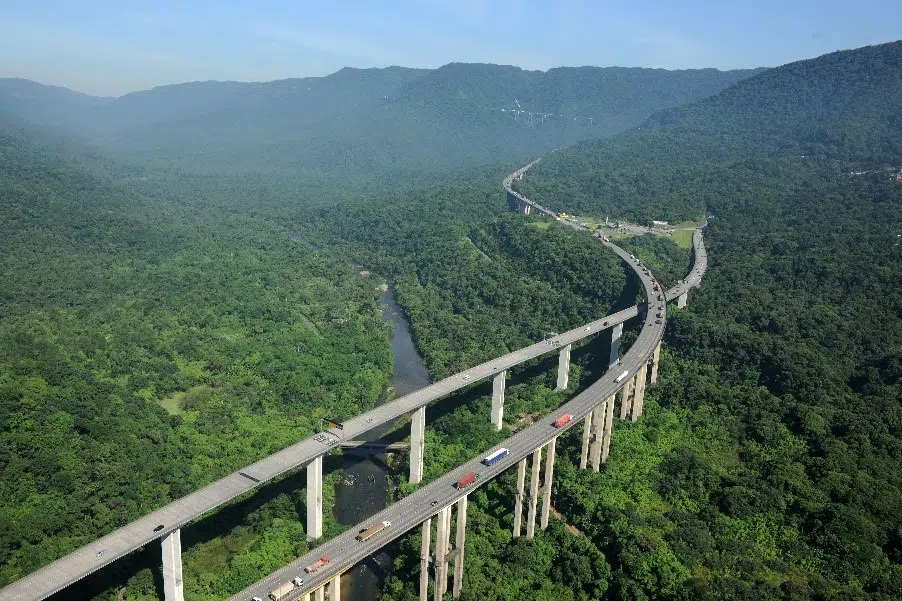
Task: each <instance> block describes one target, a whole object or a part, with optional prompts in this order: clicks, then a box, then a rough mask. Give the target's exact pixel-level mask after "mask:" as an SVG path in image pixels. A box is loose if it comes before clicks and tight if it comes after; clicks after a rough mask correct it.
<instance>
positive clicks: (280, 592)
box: [269, 577, 304, 601]
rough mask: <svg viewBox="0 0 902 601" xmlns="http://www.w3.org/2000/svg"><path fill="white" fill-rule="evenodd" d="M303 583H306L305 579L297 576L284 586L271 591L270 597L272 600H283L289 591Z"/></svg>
mask: <svg viewBox="0 0 902 601" xmlns="http://www.w3.org/2000/svg"><path fill="white" fill-rule="evenodd" d="M302 584H304V581H303V580H302V579H300V578H297V577H295V578H294V579H292V581H291V582H286V583H285V584H283V585H282V586H279V587H277V588H274V589H273V590H271V591H269V598H270V599H272V601H281V599H284V598H285V597H286V596H287V595H288V593H290V592H291V591H293V590H294V587H296V586H301V585H302Z"/></svg>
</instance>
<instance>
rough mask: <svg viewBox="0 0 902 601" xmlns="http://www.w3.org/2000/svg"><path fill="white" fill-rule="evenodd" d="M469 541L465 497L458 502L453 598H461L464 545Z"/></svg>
mask: <svg viewBox="0 0 902 601" xmlns="http://www.w3.org/2000/svg"><path fill="white" fill-rule="evenodd" d="M466 539H467V497H466V495H465V496H463V497H462V498H461V499H460V501H458V502H457V537H456V538H455V540H454V550H455V552H456V553H455V555H454V582H453V584H452V588H451V594H452V596H453V597H454V598H455V599H457V598H458V597H460V589H461V587H462V586H463V580H464V544H465V543H466Z"/></svg>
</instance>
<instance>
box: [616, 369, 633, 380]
mask: <svg viewBox="0 0 902 601" xmlns="http://www.w3.org/2000/svg"><path fill="white" fill-rule="evenodd" d="M628 375H630V372H628V371H624V372H623V373H622V374H620V375H619V376H617V377H616V378H615V379H614V381H615V382H623V380H625V379H626V377H627V376H628Z"/></svg>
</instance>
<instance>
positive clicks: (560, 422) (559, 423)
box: [554, 413, 573, 428]
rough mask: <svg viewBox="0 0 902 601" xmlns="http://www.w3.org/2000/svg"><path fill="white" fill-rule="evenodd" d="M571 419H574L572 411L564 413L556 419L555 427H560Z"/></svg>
mask: <svg viewBox="0 0 902 601" xmlns="http://www.w3.org/2000/svg"><path fill="white" fill-rule="evenodd" d="M571 419H573V414H572V413H568V414H567V415H562V416H560V417H559V418H557V419H556V420H554V427H555V428H560V427H562V426H563V425H564V424H566V423H568V422H569V421H570V420H571Z"/></svg>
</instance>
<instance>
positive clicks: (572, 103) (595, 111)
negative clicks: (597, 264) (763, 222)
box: [0, 63, 757, 173]
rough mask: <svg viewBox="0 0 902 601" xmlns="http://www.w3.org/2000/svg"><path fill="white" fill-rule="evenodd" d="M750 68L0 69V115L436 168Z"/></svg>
mask: <svg viewBox="0 0 902 601" xmlns="http://www.w3.org/2000/svg"><path fill="white" fill-rule="evenodd" d="M756 72H757V70H736V71H717V70H715V69H701V70H688V71H665V70H661V69H623V68H597V67H581V68H560V69H552V70H550V71H547V72H541V71H524V70H522V69H519V68H516V67H506V66H499V65H485V64H461V63H454V64H449V65H446V66H444V67H441V68H439V69H434V70H424V69H406V68H401V67H390V68H386V69H363V70H361V69H351V68H346V69H342V70H341V71H338V72H337V73H334V74H332V75H329V76H327V77H309V78H303V79H286V80H280V81H273V82H267V83H239V82H196V83H186V84H178V85H170V86H162V87H157V88H154V89H152V90H148V91H142V92H135V93H132V94H126V95H125V96H122V97H119V98H115V99H101V98H92V97H89V96H84V95H81V94H77V93H72V92H70V93H68V94H65V93H62V91H61V89H59V88H51V87H46V88H45V87H41V86H39V85H38V84H34V83H33V82H26V81H23V80H0V114H3V115H7V117H9V118H15V119H18V120H19V121H21V122H25V123H28V124H30V125H32V126H35V125H37V126H46V127H51V128H56V129H58V130H62V131H63V132H67V133H68V134H70V135H74V136H78V137H79V138H81V139H83V140H84V141H85V142H87V143H88V144H90V145H91V146H93V147H95V148H98V149H100V150H102V151H104V152H107V153H111V154H113V155H120V156H127V157H132V158H136V157H137V158H140V159H142V160H147V159H149V161H150V162H152V163H154V164H156V165H158V166H177V167H180V168H184V169H189V170H197V171H204V172H220V173H221V172H231V173H236V172H237V173H241V172H245V171H248V170H254V171H261V172H268V171H280V170H285V169H286V168H291V169H297V170H299V171H304V170H308V171H309V170H325V171H339V172H343V173H366V172H372V171H374V170H375V171H380V170H382V171H384V170H398V171H405V170H408V171H409V170H421V169H424V168H426V169H446V168H453V167H458V166H466V165H472V164H476V163H485V162H492V163H494V162H497V161H499V160H505V159H510V158H519V157H521V156H528V155H531V154H536V153H542V152H546V151H548V150H550V149H552V148H555V147H558V146H564V145H568V144H571V143H573V142H575V141H578V140H580V139H585V138H589V137H593V136H609V135H613V134H616V133H618V132H621V131H623V130H625V129H628V128H629V127H632V126H635V125H637V124H638V123H640V122H641V121H642V120H643V119H645V118H646V117H648V116H649V115H650V114H652V113H653V112H655V111H657V110H660V109H662V108H666V107H671V106H676V105H678V104H682V103H685V102H690V101H693V100H698V99H700V98H704V97H707V96H710V95H711V94H713V93H716V92H718V91H720V90H723V89H724V88H726V87H728V86H729V85H731V84H733V83H736V82H737V81H740V80H742V79H743V78H745V77H748V76H750V75H753V74H754V73H756ZM42 90H45V91H46V94H42ZM67 92H68V91H67Z"/></svg>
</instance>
